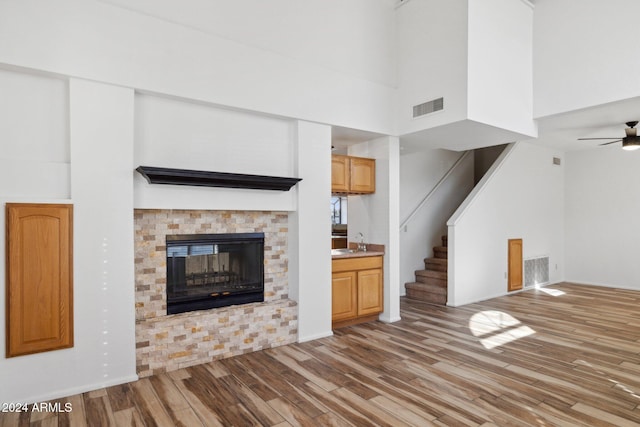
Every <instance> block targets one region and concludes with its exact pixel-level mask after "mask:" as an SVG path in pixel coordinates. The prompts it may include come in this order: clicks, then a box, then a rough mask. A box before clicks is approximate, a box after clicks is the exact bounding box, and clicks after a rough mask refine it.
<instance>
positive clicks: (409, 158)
mask: <svg viewBox="0 0 640 427" xmlns="http://www.w3.org/2000/svg"><path fill="white" fill-rule="evenodd" d="M463 154H464V153H456V152H453V151H447V150H425V151H422V152H416V153H410V154H407V155H402V156H400V195H401V200H403V201H404V203H401V204H400V207H401V208H400V217H401V218H402V222H401V224H404V222H405V220H407V219H408V217H409V215H411V214H412V212H413V211H414V209H416V208H417V207H418V204H419V203H420V202H421V201H422V200H423V199H424V198H425V196H426V195H427V194H429V192H431V190H433V189H434V187H435V186H436V184H437V183H438V181H439V180H440V179H441V178H442V177H444V175H445V174H446V173H447V172H448V171H449V169H450V168H451V167H452V166H453V165H454V163H455V162H456V161H457V160H458V159H459V158H460V156H461V155H463ZM473 171H474V164H473V155H472V154H470V155H467V157H466V158H465V159H464V160H463V161H462V163H460V164H458V166H456V168H455V169H454V170H453V171H452V173H451V175H450V176H449V177H448V178H447V179H446V180H445V181H443V183H442V184H441V185H440V187H438V189H437V190H436V191H435V192H434V193H433V194H432V195H431V196H430V198H429V200H428V201H427V202H426V203H425V204H424V205H423V206H422V207H420V208H419V209H418V210H417V211H416V214H415V216H414V217H413V218H412V219H411V220H410V221H409V222H408V223H407V224H406V226H405V227H402V228H401V229H400V294H401V295H405V288H404V284H405V283H408V282H415V271H416V270H423V269H424V259H425V258H427V257H432V256H433V249H432V248H433V247H434V246H441V245H442V242H441V236H443V235H446V234H447V226H446V223H447V220H448V219H449V218H450V217H451V215H452V214H453V212H454V211H455V210H456V209H457V208H458V207H459V206H460V204H461V203H462V201H463V200H464V199H465V197H466V196H467V195H468V194H469V192H470V191H471V189H472V188H473Z"/></svg>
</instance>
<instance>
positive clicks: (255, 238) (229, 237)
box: [166, 233, 264, 314]
mask: <svg viewBox="0 0 640 427" xmlns="http://www.w3.org/2000/svg"><path fill="white" fill-rule="evenodd" d="M242 242H250V243H254V244H258V245H259V248H260V249H261V250H259V251H258V252H259V260H258V265H259V266H260V267H259V277H260V280H259V282H260V287H259V289H258V288H256V289H251V290H249V291H242V290H240V291H235V292H230V293H229V292H221V293H216V295H212V294H209V295H200V296H182V297H170V295H169V287H170V280H171V278H170V272H169V262H170V260H169V248H170V247H173V246H184V245H207V244H214V245H225V244H238V243H242ZM166 249H167V284H166V286H167V289H166V296H167V314H178V313H185V312H189V311H196V310H208V309H211V308H221V307H227V306H231V305H239V304H249V303H254V302H264V233H223V234H177V235H167V236H166Z"/></svg>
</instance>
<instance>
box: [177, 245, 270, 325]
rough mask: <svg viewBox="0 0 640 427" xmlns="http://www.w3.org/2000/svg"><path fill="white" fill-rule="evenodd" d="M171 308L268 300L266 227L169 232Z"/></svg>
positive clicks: (215, 306)
mask: <svg viewBox="0 0 640 427" xmlns="http://www.w3.org/2000/svg"><path fill="white" fill-rule="evenodd" d="M166 244H167V314H177V313H184V312H187V311H194V310H206V309H209V308H217V307H226V306H229V305H237V304H247V303H251V302H262V301H264V233H232V234H188V235H168V236H167V237H166Z"/></svg>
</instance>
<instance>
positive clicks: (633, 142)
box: [578, 121, 640, 151]
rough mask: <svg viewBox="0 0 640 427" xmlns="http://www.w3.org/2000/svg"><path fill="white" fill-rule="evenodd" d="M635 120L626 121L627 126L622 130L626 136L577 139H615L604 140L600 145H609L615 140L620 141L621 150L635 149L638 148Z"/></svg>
mask: <svg viewBox="0 0 640 427" xmlns="http://www.w3.org/2000/svg"><path fill="white" fill-rule="evenodd" d="M637 124H638V122H637V121H632V122H627V123H626V125H627V128H626V129H625V130H624V131H625V133H626V136H625V137H623V138H620V137H614V138H578V140H579V141H587V140H594V139H615V141H610V142H605V143H602V144H600V145H609V144H615V143H616V142H620V141H622V149H623V150H629V151H631V150H637V149H639V148H640V137H638V133H637V132H638V130H637V129H636V125H637Z"/></svg>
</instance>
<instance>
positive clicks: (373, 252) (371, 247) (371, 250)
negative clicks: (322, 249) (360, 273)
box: [331, 242, 384, 259]
mask: <svg viewBox="0 0 640 427" xmlns="http://www.w3.org/2000/svg"><path fill="white" fill-rule="evenodd" d="M348 246H349V249H353V250H354V251H355V250H356V248H357V247H358V244H357V243H353V242H349V245H348ZM365 246H366V248H367V250H366V251H355V252H349V253H341V254H336V255H334V254H333V251H332V254H331V259H343V258H362V257H369V256H383V255H384V245H376V244H374V243H367V244H365Z"/></svg>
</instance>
